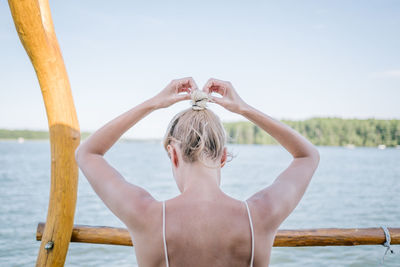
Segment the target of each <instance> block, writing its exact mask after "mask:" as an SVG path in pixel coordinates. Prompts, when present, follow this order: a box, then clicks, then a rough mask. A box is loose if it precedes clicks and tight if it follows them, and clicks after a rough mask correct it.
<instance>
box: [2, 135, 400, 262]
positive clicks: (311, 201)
mask: <svg viewBox="0 0 400 267" xmlns="http://www.w3.org/2000/svg"><path fill="white" fill-rule="evenodd" d="M228 148H229V149H230V150H231V151H232V152H233V153H234V154H236V157H235V158H234V159H233V160H232V161H231V162H229V163H228V164H227V165H226V166H225V167H224V168H223V169H222V188H223V190H224V191H225V192H227V193H228V194H230V195H231V196H233V197H236V198H238V199H242V200H244V199H246V198H247V197H249V196H251V195H252V194H253V193H255V192H256V191H258V190H260V189H261V188H263V187H265V186H267V185H269V184H270V183H272V182H273V180H274V179H275V178H276V176H278V175H279V174H280V173H281V172H282V171H283V170H284V169H285V168H286V167H287V166H288V165H289V164H290V162H291V156H290V154H289V153H288V152H287V151H286V150H285V149H284V148H283V147H281V146H257V145H229V146H228ZM318 149H319V151H320V154H321V161H320V165H319V167H318V169H317V171H316V172H315V174H314V177H313V180H312V181H311V183H310V185H309V187H308V189H307V191H306V194H305V195H304V197H303V199H302V201H301V202H300V204H299V205H298V206H297V207H296V209H295V210H294V212H293V213H292V214H291V215H290V216H289V217H288V218H287V220H286V221H285V222H284V223H283V224H282V225H281V227H280V229H304V228H326V227H343V228H356V227H379V226H380V225H386V226H388V227H400V205H399V203H400V150H398V149H384V150H379V149H376V148H355V149H347V148H342V147H318ZM106 159H107V160H108V161H109V162H110V163H111V164H112V165H113V166H114V167H116V168H117V169H118V170H119V171H120V172H121V173H122V175H124V176H125V178H126V179H127V180H128V181H130V182H132V183H135V184H138V185H140V186H142V187H144V188H145V189H147V190H148V191H150V192H151V193H152V194H153V195H154V197H155V198H157V199H159V200H163V199H169V198H172V197H174V196H176V195H177V194H178V193H179V191H178V189H177V187H176V184H175V182H174V179H173V177H172V173H171V169H170V163H169V159H168V157H167V156H166V154H165V152H164V150H163V148H162V146H161V144H160V143H159V142H154V143H150V142H147V143H146V142H129V143H128V142H119V143H117V144H116V145H115V146H114V147H112V148H111V150H110V151H109V152H108V153H107V154H106ZM49 190H50V147H49V142H48V141H28V142H25V143H22V144H19V143H17V142H14V141H2V142H0V266H33V265H34V264H35V262H36V257H37V253H38V249H39V245H40V242H39V241H36V239H35V234H36V227H37V224H38V222H44V221H45V220H46V213H47V205H48V199H49ZM75 224H89V225H104V226H117V227H123V224H122V223H121V222H120V221H119V220H118V219H117V218H116V217H114V215H113V214H112V213H111V212H110V211H109V210H108V209H107V208H106V207H105V205H104V204H103V203H102V202H101V200H100V199H99V198H98V197H97V195H96V194H95V193H94V192H93V190H92V188H91V187H90V185H89V183H88V182H87V180H86V178H85V177H84V176H83V174H82V173H81V172H80V177H79V190H78V202H77V209H76V214H75ZM393 248H394V250H395V254H389V253H388V254H387V255H386V257H385V264H384V266H400V246H393ZM385 250H386V248H384V247H383V246H382V245H375V246H351V247H299V248H279V247H274V248H273V249H272V253H271V261H270V266H282V267H289V266H290V267H295V266H296V267H297V266H309V267H310V266H311V267H313V266H315V267H317V266H322V265H323V266H325V267H328V266H335V267H336V266H352V267H356V266H360V267H368V266H379V265H380V261H381V260H382V256H383V254H384V252H385ZM65 266H137V265H136V258H135V254H134V249H133V248H132V247H124V246H110V245H97V244H79V243H71V244H70V247H69V251H68V255H67V260H66V264H65Z"/></svg>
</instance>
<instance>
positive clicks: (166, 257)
mask: <svg viewBox="0 0 400 267" xmlns="http://www.w3.org/2000/svg"><path fill="white" fill-rule="evenodd" d="M162 204H163V206H162V212H163V213H162V215H163V216H162V219H163V220H162V223H163V225H162V228H163V229H162V233H163V242H164V255H165V266H166V267H169V263H168V252H167V242H166V240H165V201H163V203H162Z"/></svg>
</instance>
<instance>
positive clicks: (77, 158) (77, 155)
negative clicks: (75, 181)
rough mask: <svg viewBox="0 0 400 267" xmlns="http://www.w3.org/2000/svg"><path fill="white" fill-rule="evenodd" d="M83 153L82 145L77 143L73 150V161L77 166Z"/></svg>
mask: <svg viewBox="0 0 400 267" xmlns="http://www.w3.org/2000/svg"><path fill="white" fill-rule="evenodd" d="M84 154H85V152H84V149H83V147H82V145H79V146H78V147H77V148H76V150H75V161H76V163H77V164H78V166H80V163H81V161H82V158H83V156H84Z"/></svg>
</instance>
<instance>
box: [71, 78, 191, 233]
mask: <svg viewBox="0 0 400 267" xmlns="http://www.w3.org/2000/svg"><path fill="white" fill-rule="evenodd" d="M193 87H196V86H195V83H194V81H193V79H192V78H183V79H179V80H173V81H172V82H171V83H170V84H168V85H167V87H166V88H165V89H164V90H162V91H161V92H160V93H159V94H157V95H156V96H155V97H153V98H151V99H149V100H146V101H145V102H143V103H141V104H139V105H137V106H136V107H134V108H132V109H130V110H128V111H127V112H125V113H123V114H122V115H120V116H118V117H117V118H115V119H113V120H112V121H110V122H108V123H107V124H106V125H104V126H103V127H101V128H100V129H99V130H97V131H96V132H95V133H93V134H92V135H91V136H90V137H89V138H88V139H87V140H86V141H85V142H84V143H82V144H81V145H79V147H78V148H77V150H76V152H75V158H76V161H77V163H78V165H79V167H80V169H81V170H82V172H83V174H84V175H85V176H86V178H87V179H88V181H89V183H90V185H91V186H92V187H93V189H94V191H95V192H96V194H97V195H98V196H99V197H100V198H101V200H102V201H103V202H104V203H105V204H106V206H107V207H108V208H109V209H110V210H111V211H112V212H113V213H114V214H115V215H116V216H117V217H118V218H120V219H121V221H122V222H124V223H125V224H126V225H127V226H128V227H130V228H131V229H137V230H140V227H141V226H143V225H145V223H146V222H145V218H146V216H145V212H146V209H147V207H148V206H149V205H150V204H151V203H152V202H154V201H155V199H154V198H153V197H152V196H151V195H150V194H149V193H148V192H147V191H146V190H144V189H143V188H141V187H139V186H136V185H133V184H131V183H129V182H127V181H126V180H125V179H124V177H122V175H121V174H120V173H119V172H118V171H117V170H116V169H114V168H113V167H112V166H111V165H109V164H108V163H107V161H106V160H105V159H104V157H103V156H104V154H105V153H106V152H107V151H108V150H109V149H110V148H111V147H112V146H113V145H114V144H115V142H116V141H117V140H118V139H119V138H120V137H121V136H122V135H123V134H124V133H125V132H126V131H127V130H128V129H130V128H131V127H132V126H133V125H135V124H136V123H137V122H138V121H140V120H141V119H142V118H144V117H145V116H146V115H148V114H149V113H150V112H152V111H154V110H156V109H159V108H166V107H168V106H170V105H172V104H174V103H176V102H178V101H181V100H187V99H190V94H188V93H189V92H190V88H193ZM182 92H186V93H184V94H179V93H182Z"/></svg>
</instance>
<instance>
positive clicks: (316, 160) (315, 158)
mask: <svg viewBox="0 0 400 267" xmlns="http://www.w3.org/2000/svg"><path fill="white" fill-rule="evenodd" d="M310 158H312V159H313V162H314V163H315V167H317V166H318V165H319V160H320V158H321V157H320V155H319V151H318V149H317V148H316V147H315V146H314V148H313V151H312V153H311V154H310Z"/></svg>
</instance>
